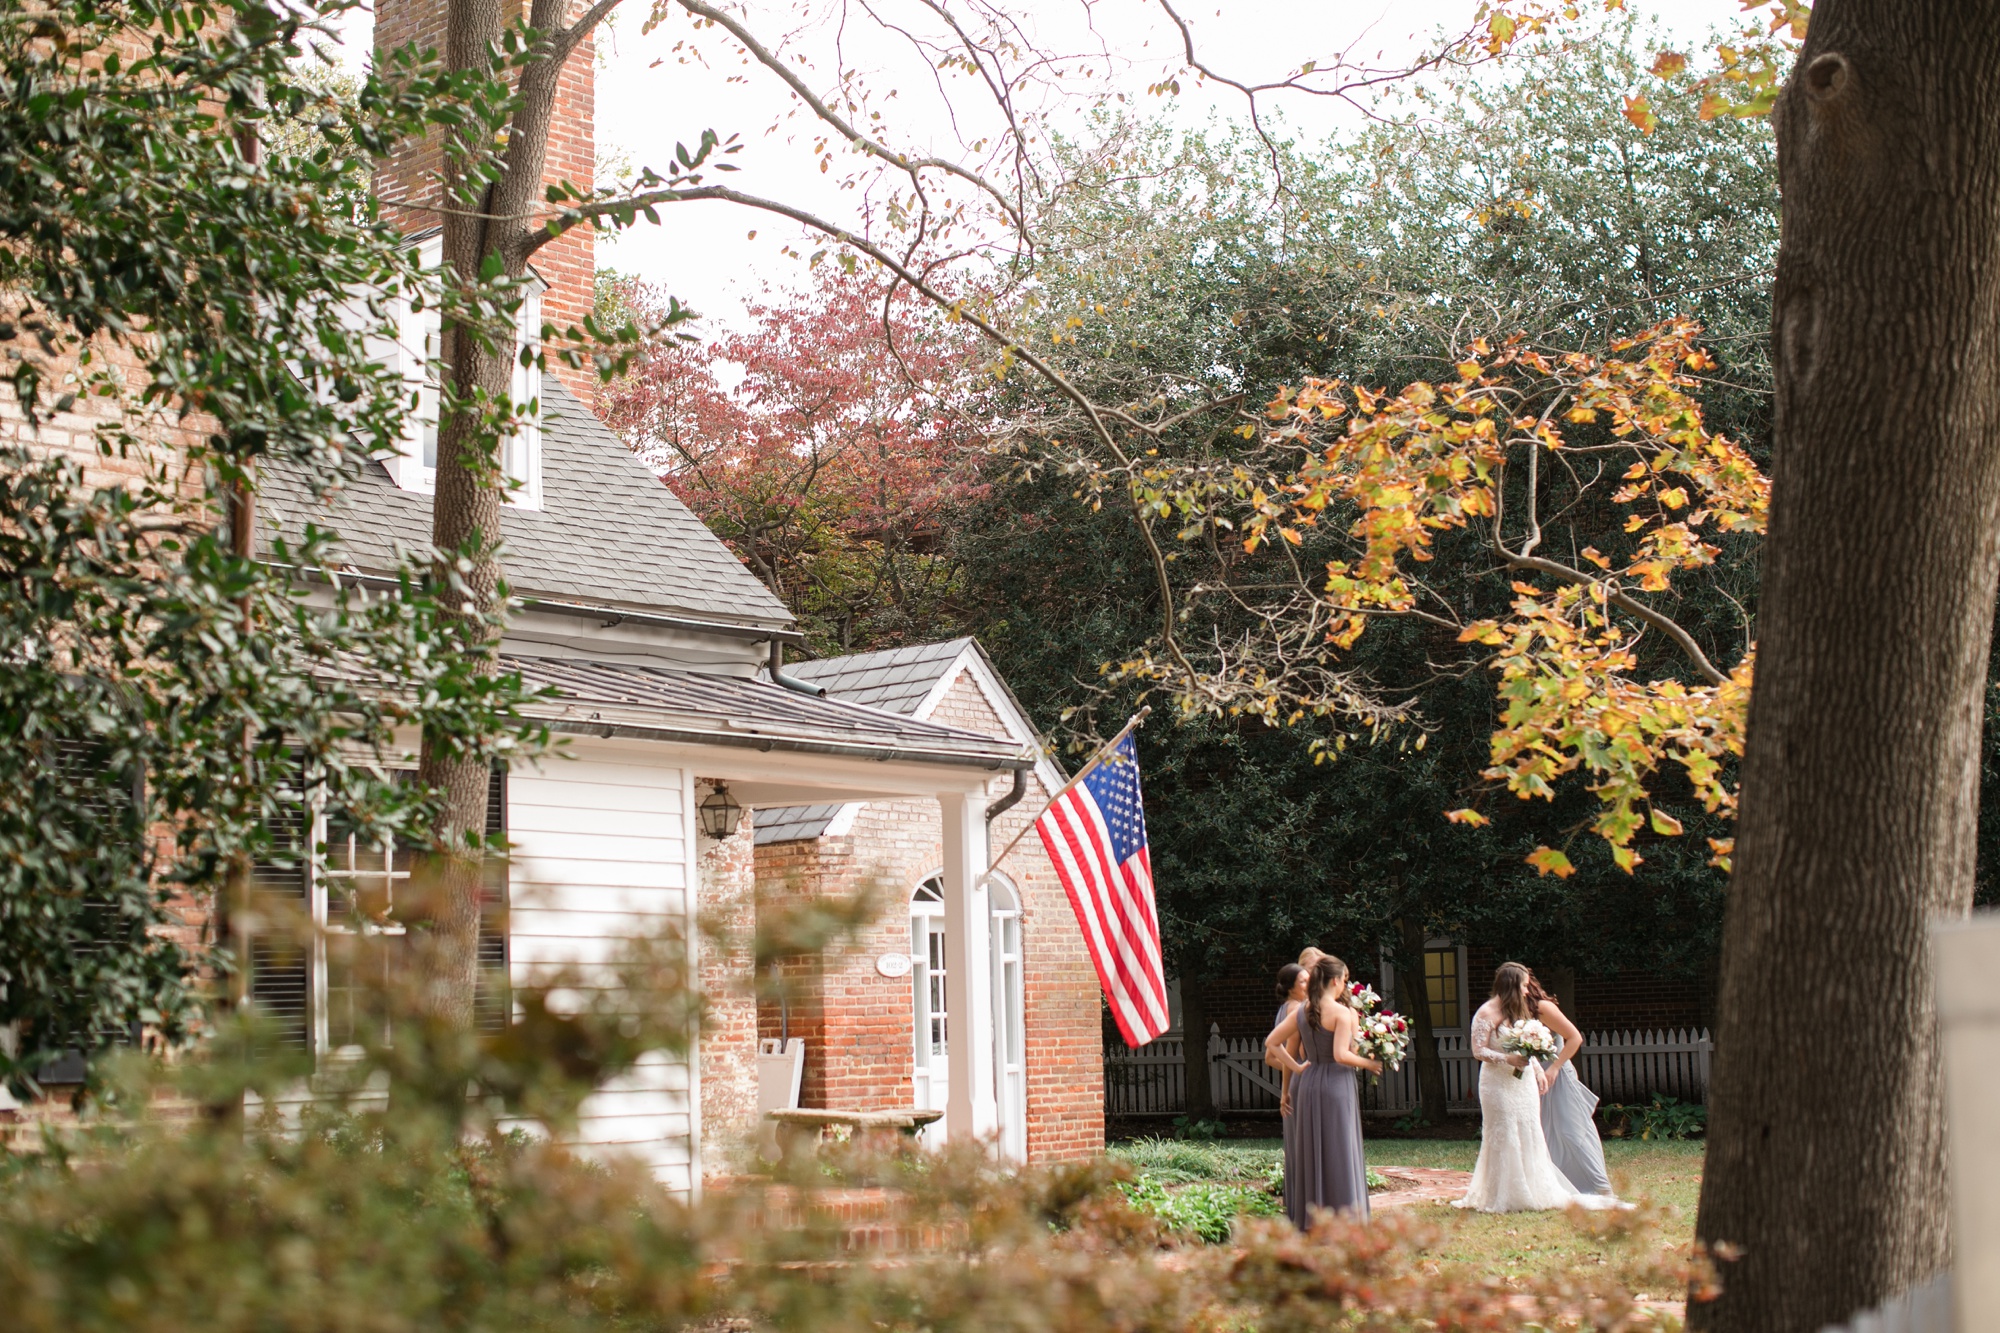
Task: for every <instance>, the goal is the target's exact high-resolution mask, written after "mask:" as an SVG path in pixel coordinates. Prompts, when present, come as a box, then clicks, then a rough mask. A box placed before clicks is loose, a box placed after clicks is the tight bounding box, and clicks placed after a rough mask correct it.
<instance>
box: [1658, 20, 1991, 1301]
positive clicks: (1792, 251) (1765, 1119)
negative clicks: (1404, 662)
mask: <svg viewBox="0 0 2000 1333" xmlns="http://www.w3.org/2000/svg"><path fill="white" fill-rule="evenodd" d="M1776 118H1777V132H1778V160H1779V177H1780V183H1781V186H1782V189H1783V197H1784V223H1783V234H1782V240H1781V245H1780V249H1779V256H1778V274H1777V285H1776V290H1775V300H1774V302H1773V317H1772V333H1773V351H1774V356H1775V360H1776V371H1777V402H1776V436H1775V446H1774V460H1773V463H1774V468H1773V502H1772V515H1771V523H1770V530H1769V535H1768V538H1767V541H1766V544H1765V554H1764V582H1763V591H1762V607H1761V611H1760V621H1761V623H1760V625H1759V627H1758V629H1759V632H1758V638H1759V647H1758V662H1757V683H1756V689H1755V692H1754V694H1753V696H1752V702H1751V706H1750V727H1749V748H1748V753H1747V755H1746V757H1745V760H1744V766H1743V798H1742V818H1741V822H1740V827H1739V830H1738V838H1737V849H1736V874H1735V878H1734V881H1733V884H1732V887H1731V891H1730V900H1729V908H1728V913H1727V918H1726V921H1725V926H1724V937H1723V952H1722V974H1721V988H1720V995H1719V997H1718V1011H1719V1012H1718V1024H1717V1041H1716V1045H1717V1051H1716V1055H1717V1059H1716V1067H1715V1083H1714V1088H1713V1096H1712V1112H1713V1114H1712V1120H1711V1131H1710V1139H1709V1147H1708V1160H1707V1166H1706V1169H1705V1171H1704V1173H1703V1180H1702V1195H1701V1215H1700V1222H1699V1227H1698V1232H1699V1235H1700V1237H1701V1238H1702V1239H1703V1240H1704V1241H1708V1242H1710V1243H1716V1242H1727V1243H1728V1244H1730V1245H1735V1246H1740V1247H1742V1257H1741V1258H1740V1259H1738V1260H1736V1261H1735V1262H1733V1263H1730V1264H1727V1265H1725V1266H1724V1270H1723V1279H1724V1292H1723V1295H1722V1298H1721V1300H1720V1301H1719V1302H1717V1303H1715V1304H1714V1305H1711V1306H1696V1307H1694V1308H1693V1309H1692V1310H1691V1312H1690V1313H1691V1322H1692V1324H1693V1326H1694V1327H1696V1328H1700V1329H1711V1330H1729V1331H1730V1333H1812V1331H1813V1330H1817V1329H1819V1328H1820V1327H1822V1326H1823V1325H1826V1324H1829V1323H1839V1322H1843V1321H1845V1319H1846V1318H1847V1317H1848V1316H1849V1315H1851V1314H1853V1313H1854V1312H1855V1311H1857V1310H1860V1309H1863V1308H1865V1307H1867V1306H1869V1305H1872V1304H1874V1303H1876V1302H1878V1301H1880V1300H1881V1299H1883V1298H1884V1297H1886V1296H1890V1295H1893V1294H1895V1293H1897V1292H1899V1291H1901V1290H1903V1289H1905V1288H1907V1287H1909V1286H1910V1285H1912V1284H1914V1283H1916V1282H1919V1281H1921V1280H1923V1279H1924V1278H1927V1277H1929V1276H1931V1275H1932V1274H1933V1273H1935V1272H1937V1271H1938V1270H1939V1269H1941V1268H1943V1267H1945V1266H1947V1265H1948V1264H1949V1263H1950V1262H1951V1238H1950V1235H1949V1231H1948V1225H1949V1224H1948V1216H1949V1210H1948V1206H1947V1198H1946V1177H1945V1155H1944V1153H1945V1148H1944V1124H1943V1109H1942V1105H1941V1099H1940V1092H1941V1089H1940V1086H1939V1075H1940V1071H1939V1063H1938V1060H1939V1057H1938V1040H1937V1031H1936V1014H1935V1009H1934V1003H1933V997H1932V989H1931V968H1930V957H1929V950H1928V945H1927V943H1926V935H1925V927H1926V922H1927V921H1928V920H1929V919H1930V918H1931V917H1933V916H1934V915H1937V914H1939V913H1960V912H1963V911H1965V910H1966V908H1967V907H1968V905H1969V903H1970V901H1971V896H1972V869H1973V833H1974V827H1975V823H1976V815H1977V795H1978V789H1977V756H1978V746H1979V735H1980V713H1981V708H1980V704H1981V695H1982V689H1983V686H1984V683H1985V676H1986V665H1987V652H1988V647H1989V644H1990V632H1991V628H1992V614H1993V598H1994V584H1995V576H1996V568H2000V562H1996V537H2000V14H1996V13H1995V11H1994V10H1993V9H1992V7H1991V6H1979V5H1951V4H1943V3H1938V2H1937V0H1824V3H1822V4H1821V5H1820V6H1819V7H1818V8H1817V9H1816V11H1815V12H1814V14H1813V19H1812V29H1811V33H1810V36H1809V37H1808V39H1807V42H1806V44H1805V49H1804V50H1803V51H1802V52H1801V54H1800V58H1799V65H1798V69H1797V70H1796V72H1795V73H1794V74H1793V76H1792V79H1791V82H1790V84H1789V85H1788V86H1787V88H1786V91H1785V94H1784V96H1783V98H1782V99H1781V100H1780V102H1779V105H1778V109H1777V112H1776Z"/></svg>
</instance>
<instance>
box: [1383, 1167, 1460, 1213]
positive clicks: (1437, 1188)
mask: <svg viewBox="0 0 2000 1333" xmlns="http://www.w3.org/2000/svg"><path fill="white" fill-rule="evenodd" d="M1375 1170H1376V1172H1377V1173H1378V1174H1379V1175H1381V1176H1383V1177H1384V1178H1385V1179H1387V1180H1388V1181H1389V1184H1390V1188H1388V1189H1386V1190H1379V1191H1377V1192H1375V1193H1373V1194H1370V1195H1369V1196H1368V1206H1369V1207H1370V1208H1371V1209H1375V1210H1378V1211H1379V1210H1381V1209H1383V1208H1403V1207H1406V1206H1408V1205H1410V1204H1413V1203H1449V1202H1451V1201H1452V1200H1453V1199H1457V1198H1461V1197H1463V1196H1464V1194H1465V1191H1466V1189H1467V1188H1468V1187H1469V1186H1470V1185H1471V1184H1472V1173H1471V1172H1470V1171H1446V1170H1443V1169H1441V1168H1438V1167H1429V1166H1378V1167H1376V1168H1375Z"/></svg>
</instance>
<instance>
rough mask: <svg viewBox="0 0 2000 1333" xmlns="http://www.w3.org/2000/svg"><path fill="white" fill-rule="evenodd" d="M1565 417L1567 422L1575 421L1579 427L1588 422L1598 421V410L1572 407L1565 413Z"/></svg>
mask: <svg viewBox="0 0 2000 1333" xmlns="http://www.w3.org/2000/svg"><path fill="white" fill-rule="evenodd" d="M1563 416H1564V417H1565V418H1566V419H1567V420H1570V421H1574V422H1576V423H1578V424H1579V425H1581V424H1582V423H1584V422H1587V421H1595V420H1597V410H1596V409H1595V408H1589V407H1572V408H1571V409H1570V410H1569V411H1567V412H1565V413H1564V414H1563Z"/></svg>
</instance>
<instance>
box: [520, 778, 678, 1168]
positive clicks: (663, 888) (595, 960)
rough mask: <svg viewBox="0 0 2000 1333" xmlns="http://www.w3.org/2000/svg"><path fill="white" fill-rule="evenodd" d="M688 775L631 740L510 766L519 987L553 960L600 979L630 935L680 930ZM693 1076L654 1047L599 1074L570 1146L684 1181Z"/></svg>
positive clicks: (606, 980)
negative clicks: (626, 1069)
mask: <svg viewBox="0 0 2000 1333" xmlns="http://www.w3.org/2000/svg"><path fill="white" fill-rule="evenodd" d="M688 790H689V784H688V782H687V778H686V775H685V773H684V772H683V771H682V770H680V769H678V768H673V767H670V766H667V765H663V764H661V763H659V762H658V760H657V759H649V757H648V756H647V755H646V753H645V751H644V749H643V748H641V747H637V746H629V745H618V744H615V743H611V742H591V741H584V742H578V743H576V744H573V745H571V746H569V747H566V757H550V758H548V759H545V760H543V761H541V762H539V763H536V764H531V765H526V766H523V767H520V768H516V769H515V770H514V771H513V772H512V774H511V775H510V776H509V779H508V830H507V831H508V836H509V838H510V839H511V840H512V842H513V845H514V851H513V862H512V867H511V876H510V891H511V899H512V904H513V906H512V911H511V917H510V922H509V926H510V929H509V936H510V948H511V966H510V970H511V973H512V977H513V980H514V982H515V984H516V985H533V984H536V983H537V982H539V981H541V980H543V979H545V978H547V977H549V976H550V975H551V974H553V973H555V972H557V971H558V970H560V969H564V968H572V967H573V968H575V969H577V970H578V971H579V972H580V973H581V974H582V979H583V981H584V982H585V984H588V983H589V982H590V980H591V979H592V978H593V976H594V977H597V978H601V982H600V984H603V985H607V986H608V985H610V984H612V982H613V978H612V976H611V974H610V971H609V969H608V967H607V965H608V964H609V963H611V962H612V960H613V959H614V958H615V957H616V954H617V952H618V950H619V948H620V946H621V944H622V943H623V941H624V940H625V939H627V938H630V937H632V936H635V935H660V934H667V933H676V932H680V931H682V930H684V929H685V927H686V924H687V920H688V914H689V907H690V904H689V901H688V888H689V884H688V866H689V862H690V848H689V843H688V839H689V837H690V836H691V834H692V832H693V830H692V828H691V826H690V812H689V810H688V808H687V805H688V796H687V793H688ZM692 1094H693V1076H692V1070H691V1069H690V1067H689V1062H688V1061H687V1059H686V1058H685V1057H682V1056H677V1055H669V1054H666V1053H656V1054H654V1055H652V1056H649V1057H647V1058H646V1059H645V1060H643V1061H641V1062H640V1064H639V1065H638V1066H637V1067H636V1068H634V1069H633V1070H632V1071H631V1072H630V1073H628V1074H627V1075H625V1076H624V1077H622V1078H619V1079H616V1080H613V1081H610V1082H607V1083H606V1084H605V1085H604V1086H603V1087H602V1088H600V1089H599V1090H598V1091H597V1092H595V1093H593V1094H591V1096H590V1097H588V1098H587V1099H585V1101H584V1103H583V1105H582V1107H581V1108H580V1110H579V1114H578V1118H577V1129H576V1134H575V1140H574V1141H575V1142H576V1143H577V1145H578V1146H579V1147H582V1148H584V1149H586V1150H589V1151H593V1152H595V1153H598V1154H602V1155H606V1156H612V1155H619V1156H625V1157H628V1158H632V1159H636V1160H638V1161H639V1162H641V1163H643V1164H644V1165H645V1166H646V1167H647V1168H648V1169H649V1170H650V1171H651V1172H652V1173H653V1175H654V1176H655V1178H657V1179H658V1180H660V1181H661V1183H663V1184H665V1185H667V1186H669V1187H670V1188H673V1189H677V1190H691V1189H692V1188H693V1187H694V1172H693V1161H694V1133H695V1121H694V1099H693V1095H692Z"/></svg>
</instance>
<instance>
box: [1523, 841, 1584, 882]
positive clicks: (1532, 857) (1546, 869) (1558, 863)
mask: <svg viewBox="0 0 2000 1333" xmlns="http://www.w3.org/2000/svg"><path fill="white" fill-rule="evenodd" d="M1528 864H1529V865H1531V866H1533V867H1534V868H1535V869H1536V870H1538V871H1540V872H1541V873H1542V874H1544V875H1554V876H1555V877H1556V878H1557V879H1568V878H1569V877H1570V876H1571V875H1574V874H1575V873H1576V867H1575V866H1573V865H1571V864H1570V863H1569V858H1568V857H1567V856H1564V855H1563V854H1562V853H1561V852H1559V851H1557V850H1556V849H1555V848H1553V847H1537V848H1535V850H1534V851H1533V852H1531V853H1529V854H1528Z"/></svg>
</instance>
